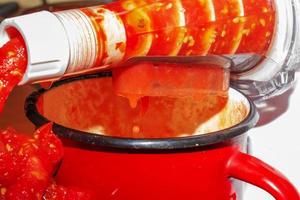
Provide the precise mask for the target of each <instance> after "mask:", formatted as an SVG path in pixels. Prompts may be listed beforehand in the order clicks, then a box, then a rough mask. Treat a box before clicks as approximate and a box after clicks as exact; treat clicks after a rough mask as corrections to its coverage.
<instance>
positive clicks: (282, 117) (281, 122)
mask: <svg viewBox="0 0 300 200" xmlns="http://www.w3.org/2000/svg"><path fill="white" fill-rule="evenodd" d="M298 73H300V72H298ZM297 75H298V83H297V84H296V85H295V87H294V88H293V89H292V90H290V91H288V92H287V93H285V94H284V95H282V96H280V97H277V98H274V99H272V100H271V101H269V102H268V108H267V109H266V110H265V111H266V112H265V113H266V114H264V113H261V121H260V126H259V127H257V128H254V129H253V130H251V131H250V132H249V135H250V138H251V143H252V155H254V156H256V157H257V158H259V159H261V160H263V161H265V162H266V163H268V164H270V165H271V166H273V167H275V168H276V169H278V170H279V171H281V172H282V173H283V174H284V175H285V176H286V177H288V178H289V179H290V180H291V182H292V183H293V184H294V185H295V186H296V187H297V189H298V190H300V81H299V80H300V79H299V78H300V75H299V74H297ZM273 199H274V198H273V197H271V195H269V194H267V193H266V192H264V191H262V190H260V189H258V188H256V187H254V186H250V185H248V186H247V189H246V193H245V196H244V200H273ZM291 200H292V199H291Z"/></svg>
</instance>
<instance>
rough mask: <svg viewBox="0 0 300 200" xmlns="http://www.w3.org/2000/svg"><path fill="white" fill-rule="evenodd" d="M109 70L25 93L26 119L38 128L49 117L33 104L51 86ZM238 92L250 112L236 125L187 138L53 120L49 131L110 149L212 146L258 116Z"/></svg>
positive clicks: (92, 76)
mask: <svg viewBox="0 0 300 200" xmlns="http://www.w3.org/2000/svg"><path fill="white" fill-rule="evenodd" d="M111 76H112V73H111V72H110V71H106V72H100V73H97V74H87V75H83V76H79V77H73V78H69V79H65V80H62V81H58V82H56V83H54V84H53V85H52V86H51V88H50V89H40V90H38V91H36V92H33V93H32V94H31V95H29V96H28V97H27V99H26V102H25V107H24V108H25V113H26V116H27V118H28V119H29V120H30V121H31V122H32V123H33V124H34V125H35V126H36V127H41V126H42V125H45V124H47V123H49V122H51V121H50V120H48V119H46V118H45V117H44V116H42V115H41V114H40V113H39V112H38V109H37V106H36V103H37V101H38V99H39V97H40V96H42V95H43V94H44V93H46V92H47V91H50V90H51V89H53V88H56V87H59V86H62V85H64V84H68V83H72V82H75V81H80V80H86V79H96V78H105V77H111ZM236 91H237V92H239V93H241V94H242V95H243V96H245V98H246V99H247V100H248V102H249V106H250V112H249V114H248V116H247V117H246V118H245V119H244V120H243V121H242V122H241V123H239V124H237V125H235V126H232V127H230V128H227V129H224V130H220V131H216V132H212V133H208V134H203V135H193V136H187V137H178V138H162V139H133V138H121V137H112V136H105V135H98V134H93V133H88V132H83V131H79V130H75V129H72V128H68V127H64V126H61V125H59V124H57V123H53V132H54V133H55V134H56V135H58V136H59V137H62V138H67V139H71V140H74V141H77V142H80V143H83V144H86V145H92V146H95V147H103V148H113V149H131V150H180V149H191V148H199V147H204V146H210V145H215V144H218V143H222V142H226V141H228V140H231V139H233V138H235V137H237V136H240V135H243V134H245V133H246V132H247V131H248V130H249V129H251V128H253V127H254V126H255V124H256V123H257V121H258V119H259V116H258V112H257V109H256V106H255V105H254V103H253V102H252V101H251V100H250V99H249V98H248V97H247V96H246V95H244V94H243V93H242V92H240V91H238V90H236Z"/></svg>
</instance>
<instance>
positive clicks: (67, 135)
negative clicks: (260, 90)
mask: <svg viewBox="0 0 300 200" xmlns="http://www.w3.org/2000/svg"><path fill="white" fill-rule="evenodd" d="M110 75H111V73H110V72H102V73H99V74H94V75H86V76H84V77H80V78H72V79H68V80H65V81H61V82H59V83H56V84H55V85H53V87H52V88H51V89H49V90H40V91H39V92H35V93H33V94H32V95H31V96H29V97H28V99H27V102H26V114H27V116H28V118H29V119H30V120H31V121H32V122H33V123H34V124H35V125H36V126H37V127H39V126H41V125H43V124H45V123H48V122H49V121H52V122H53V123H54V125H53V131H54V132H55V133H56V134H57V135H58V136H59V137H61V138H62V140H63V142H64V145H65V157H64V159H63V162H62V164H61V166H60V169H59V171H58V174H57V176H56V181H57V182H58V183H59V184H61V185H64V186H70V187H77V188H82V189H84V190H87V191H90V192H91V193H92V194H93V199H95V200H99V199H101V200H154V199H155V200H160V199H162V200H171V199H172V200H175V199H178V200H182V199H186V200H194V199H195V200H199V199H205V200H236V199H238V200H241V199H242V194H243V185H244V184H243V182H242V181H244V182H247V183H250V184H253V185H256V186H258V187H259V188H262V189H264V190H266V191H267V192H269V193H270V194H271V195H272V196H273V197H274V198H275V199H276V200H300V196H299V193H298V192H297V190H296V188H295V187H294V186H293V185H292V184H291V183H290V182H289V181H288V179H287V178H286V177H284V176H283V175H282V174H281V173H280V172H278V171H277V170H276V169H274V168H272V167H270V166H269V165H267V164H266V163H264V162H263V161H261V160H259V159H257V158H255V157H252V156H251V155H248V154H247V147H248V146H247V131H248V130H249V129H251V128H253V127H254V126H255V124H256V122H257V121H258V113H257V110H256V108H255V105H254V104H253V103H252V102H251V101H250V100H249V99H248V98H247V97H246V96H245V95H243V94H242V93H240V92H239V91H237V90H235V89H232V88H231V89H230V90H229V100H228V103H227V105H226V106H225V108H224V110H222V111H220V112H219V113H220V114H217V115H215V116H214V117H212V118H211V119H209V120H208V122H207V123H204V124H203V125H201V127H198V128H197V129H199V130H204V129H205V130H211V131H210V133H208V134H196V135H190V136H184V135H183V136H181V137H174V138H171V137H169V138H160V139H157V138H156V139H143V138H141V139H133V138H126V137H125V138H124V137H119V136H118V137H117V136H108V135H101V134H97V133H95V132H94V131H93V130H95V129H97V130H100V129H101V128H103V127H102V126H101V124H98V122H99V121H97V120H99V119H101V120H102V122H103V123H104V121H105V120H107V118H105V116H101V115H104V113H106V112H107V111H105V109H107V108H108V107H110V106H108V104H109V103H107V100H106V99H105V97H104V96H107V95H106V93H107V92H108V93H109V90H106V92H104V90H103V91H101V88H102V89H103V85H105V84H108V83H109V84H110V83H111V77H110ZM89 89H91V91H90V92H87V91H88V90H89ZM95 89H97V90H98V89H99V90H100V91H99V92H93V91H95ZM110 92H111V91H110ZM91 95H92V96H93V100H90V99H91V98H90V97H91ZM150 103H151V101H150ZM109 105H110V104H109ZM238 105H240V106H238ZM95 108H97V109H95ZM162 113H163V112H162ZM108 115H110V114H108ZM237 116H239V117H237ZM109 117H110V118H111V116H109ZM101 120H100V121H101ZM153 120H155V119H153ZM224 121H225V123H224ZM221 122H222V123H221ZM227 122H228V123H227ZM187 123H188V122H187ZM220 124H223V125H224V124H226V126H225V125H224V127H222V126H223V125H220ZM90 125H93V127H94V128H93V130H92V129H89V131H88V130H87V128H86V127H87V126H90ZM227 126H228V127H227ZM216 127H217V130H215V129H216Z"/></svg>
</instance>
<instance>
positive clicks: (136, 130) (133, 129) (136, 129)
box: [132, 125, 141, 134]
mask: <svg viewBox="0 0 300 200" xmlns="http://www.w3.org/2000/svg"><path fill="white" fill-rule="evenodd" d="M140 131H141V128H140V127H139V126H137V125H135V126H133V127H132V133H133V134H139V133H140Z"/></svg>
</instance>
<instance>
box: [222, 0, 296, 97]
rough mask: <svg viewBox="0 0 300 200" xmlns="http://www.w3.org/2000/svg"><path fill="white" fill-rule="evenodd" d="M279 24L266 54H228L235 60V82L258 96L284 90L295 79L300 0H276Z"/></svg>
mask: <svg viewBox="0 0 300 200" xmlns="http://www.w3.org/2000/svg"><path fill="white" fill-rule="evenodd" d="M274 3H275V6H276V25H275V30H274V36H273V39H272V42H271V44H270V47H269V49H268V51H267V52H266V54H265V55H258V54H249V53H246V54H236V55H228V56H227V57H229V58H231V59H232V60H233V62H234V66H233V67H232V69H231V71H232V84H233V85H234V86H235V87H237V88H238V89H240V90H242V91H243V92H245V93H246V94H247V95H248V96H250V97H252V98H253V99H254V100H258V101H259V100H264V99H267V98H270V97H272V96H275V95H279V94H282V93H283V92H285V91H286V90H287V89H289V88H290V86H292V85H293V83H294V82H295V71H296V68H297V67H298V65H299V63H300V34H299V31H300V28H299V25H300V24H299V23H300V20H299V17H297V15H299V12H300V6H299V5H300V1H299V0H288V1H286V0H276V1H274Z"/></svg>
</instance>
